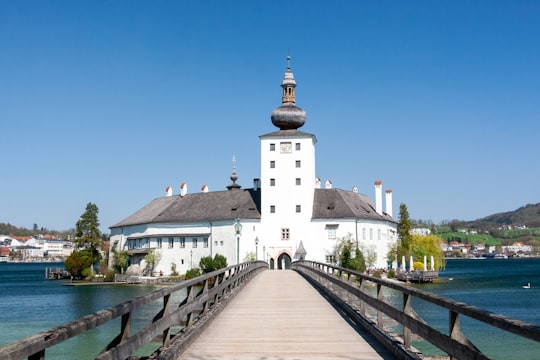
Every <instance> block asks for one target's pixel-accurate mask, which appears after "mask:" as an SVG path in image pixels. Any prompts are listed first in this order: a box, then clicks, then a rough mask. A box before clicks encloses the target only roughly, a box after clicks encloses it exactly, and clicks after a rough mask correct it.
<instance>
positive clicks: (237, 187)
mask: <svg viewBox="0 0 540 360" xmlns="http://www.w3.org/2000/svg"><path fill="white" fill-rule="evenodd" d="M232 163H233V167H232V169H233V170H232V174H231V181H232V184H230V185H228V186H227V189H229V190H232V189H240V188H241V187H242V186H240V185H238V184H237V183H236V180H238V175H237V174H236V156H234V155H233V157H232Z"/></svg>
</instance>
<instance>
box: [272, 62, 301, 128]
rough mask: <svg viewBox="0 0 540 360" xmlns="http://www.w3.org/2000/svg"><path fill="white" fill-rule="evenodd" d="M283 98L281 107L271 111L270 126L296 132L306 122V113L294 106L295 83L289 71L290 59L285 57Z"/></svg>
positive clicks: (282, 85) (282, 84)
mask: <svg viewBox="0 0 540 360" xmlns="http://www.w3.org/2000/svg"><path fill="white" fill-rule="evenodd" d="M281 87H282V88H283V96H282V98H281V103H282V105H281V106H280V107H278V108H276V109H274V111H272V124H274V125H275V126H277V127H278V128H279V129H280V130H296V129H298V128H299V127H301V126H302V125H304V123H305V122H306V112H305V111H304V110H302V109H301V108H299V107H298V106H296V97H295V95H294V89H295V88H296V81H295V80H294V74H293V73H292V71H291V57H290V56H287V71H286V72H285V75H284V77H283V81H282V82H281Z"/></svg>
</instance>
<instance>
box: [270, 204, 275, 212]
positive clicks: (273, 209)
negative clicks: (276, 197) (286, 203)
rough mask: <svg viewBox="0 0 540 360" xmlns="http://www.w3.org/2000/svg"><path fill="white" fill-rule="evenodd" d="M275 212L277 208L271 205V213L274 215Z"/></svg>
mask: <svg viewBox="0 0 540 360" xmlns="http://www.w3.org/2000/svg"><path fill="white" fill-rule="evenodd" d="M275 212H276V206H275V205H270V213H271V214H274V213H275Z"/></svg>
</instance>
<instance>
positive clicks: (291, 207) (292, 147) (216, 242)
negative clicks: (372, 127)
mask: <svg viewBox="0 0 540 360" xmlns="http://www.w3.org/2000/svg"><path fill="white" fill-rule="evenodd" d="M281 86H282V87H283V97H282V102H283V105H282V106H280V107H279V108H277V109H275V110H274V112H273V113H272V122H273V123H274V125H275V126H277V127H278V128H279V130H278V131H275V132H272V133H268V134H265V135H261V136H260V137H259V138H260V151H261V153H260V156H261V157H260V167H261V173H260V175H261V177H260V179H256V181H255V182H254V187H253V188H252V189H247V190H243V189H240V188H241V187H240V186H239V185H238V184H236V183H235V181H236V179H237V178H238V177H237V175H236V170H235V169H234V168H233V175H231V180H232V181H233V184H231V185H229V186H228V187H227V188H228V189H229V190H228V191H222V192H208V190H207V189H205V188H204V186H203V188H202V190H201V192H200V193H197V194H188V193H187V185H186V184H185V183H183V184H182V191H181V194H180V195H179V196H178V195H177V196H172V192H171V191H170V190H168V189H169V188H168V189H167V190H166V196H165V197H163V198H158V199H155V200H154V201H152V202H151V203H149V204H148V205H147V206H145V207H144V208H142V209H140V210H139V211H137V212H135V213H134V214H132V215H131V216H129V217H128V218H126V219H124V220H123V221H121V222H120V223H118V224H116V225H114V226H112V227H111V249H115V250H116V251H122V250H127V251H128V252H129V253H130V264H131V270H133V271H138V272H140V273H143V272H144V271H143V270H144V269H146V270H148V268H147V267H146V264H145V262H144V257H145V256H146V254H148V253H149V252H150V251H155V252H156V253H158V254H159V257H160V261H159V263H158V264H157V265H156V266H155V267H154V269H153V274H152V275H156V274H159V273H163V274H166V275H167V274H171V273H172V272H174V271H176V272H178V273H180V274H182V273H185V272H186V271H187V270H189V269H190V268H192V267H197V266H198V263H199V260H200V259H201V257H204V256H212V257H213V256H214V255H215V254H221V255H224V256H225V257H226V258H227V261H228V263H229V264H234V263H237V262H243V261H245V259H246V257H247V256H248V255H249V254H256V255H257V259H258V260H264V261H267V262H269V264H270V267H271V268H275V269H281V268H288V266H289V264H290V262H291V261H292V260H294V258H295V256H296V255H297V254H296V253H297V250H298V249H299V248H300V249H302V250H305V252H306V253H305V258H306V259H308V260H315V261H320V262H331V263H335V262H336V256H335V255H336V254H335V246H336V242H337V241H338V240H340V239H342V238H349V239H350V240H351V241H353V242H355V243H356V244H358V247H359V248H360V249H361V250H362V252H363V253H364V256H365V258H366V259H367V258H368V255H370V254H371V255H373V256H370V258H374V261H373V263H371V264H368V265H371V267H373V268H387V267H388V265H389V262H388V259H387V258H386V254H387V253H388V250H389V247H390V246H391V245H392V244H394V243H395V242H396V241H397V235H396V227H397V224H396V222H395V221H394V220H393V218H392V214H391V212H392V204H391V199H392V196H391V191H387V192H386V195H387V196H386V210H387V212H384V211H383V204H382V182H381V181H380V180H377V181H376V182H375V197H376V201H375V204H374V203H373V202H372V201H371V200H369V199H368V197H366V196H365V195H362V194H359V193H358V189H357V187H356V186H355V187H354V190H353V191H345V190H340V189H333V188H332V186H331V182H330V181H327V185H326V188H325V189H321V187H320V179H319V178H318V177H317V176H316V169H315V145H316V143H317V139H316V137H315V135H313V134H309V133H306V132H303V131H299V130H298V128H299V127H301V126H302V125H303V124H304V122H305V119H306V115H305V112H304V111H303V110H302V109H300V108H298V107H296V105H295V94H294V88H295V87H296V82H295V80H294V76H293V74H292V72H291V71H290V69H288V70H287V72H286V73H285V77H284V80H283V82H282V85H281ZM236 219H238V220H239V221H240V223H241V225H242V231H241V234H240V235H239V236H237V234H236V233H235V227H234V225H235V220H236ZM110 258H112V256H111V257H110ZM391 260H394V259H391ZM146 275H150V274H146Z"/></svg>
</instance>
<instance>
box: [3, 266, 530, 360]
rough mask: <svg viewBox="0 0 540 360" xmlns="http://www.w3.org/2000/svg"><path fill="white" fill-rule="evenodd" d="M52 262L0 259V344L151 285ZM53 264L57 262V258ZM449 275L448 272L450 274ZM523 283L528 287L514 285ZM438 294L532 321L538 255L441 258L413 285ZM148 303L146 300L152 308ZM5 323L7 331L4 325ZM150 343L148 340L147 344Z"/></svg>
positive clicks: (471, 325)
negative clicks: (72, 273) (436, 272)
mask: <svg viewBox="0 0 540 360" xmlns="http://www.w3.org/2000/svg"><path fill="white" fill-rule="evenodd" d="M51 266H52V267H56V266H58V265H55V264H40V263H31V264H27V263H26V264H22V263H21V264H16V263H0V286H1V287H2V288H1V290H0V314H1V315H0V328H2V329H3V330H4V331H3V332H2V336H1V337H0V346H3V345H6V344H9V343H12V342H14V341H17V340H20V339H23V338H25V337H27V336H30V335H33V334H35V333H37V332H40V331H44V330H47V329H50V328H52V327H55V326H58V325H60V324H63V323H66V322H69V321H72V320H75V319H76V318H79V317H81V316H84V315H88V314H91V313H94V312H96V311H98V310H101V309H104V308H107V307H110V306H113V305H116V304H119V303H121V302H123V301H126V300H129V299H131V298H133V297H136V296H139V295H143V294H146V293H148V292H151V291H153V290H156V289H157V287H156V286H140V285H92V286H63V283H64V281H61V280H46V279H45V268H46V267H51ZM60 266H61V264H60ZM450 279H451V280H450ZM527 283H531V288H530V289H523V288H522V286H523V285H525V284H527ZM416 286H417V287H418V288H420V289H423V290H426V291H430V292H433V293H436V294H439V295H442V296H444V297H448V298H451V299H454V300H457V301H462V302H465V303H468V304H470V305H475V306H478V307H480V308H483V309H486V310H490V311H493V312H496V313H500V314H503V315H506V316H509V317H512V318H515V319H519V320H522V321H526V322H528V323H532V324H535V325H540V259H491V260H490V259H486V260H449V261H448V263H447V266H446V269H445V270H444V271H442V272H441V273H440V281H438V282H436V283H433V284H423V285H416ZM414 305H419V306H415V310H416V311H417V312H418V313H419V314H420V315H421V316H422V317H423V318H424V319H425V320H426V321H427V322H428V323H429V324H431V325H433V326H435V327H436V328H437V329H439V330H440V331H442V332H445V333H447V332H448V313H447V311H441V310H439V309H436V308H433V307H431V306H429V305H427V304H421V303H419V304H413V306H414ZM152 306H153V308H152ZM158 306H160V304H153V305H151V306H149V307H148V308H146V309H141V311H140V312H139V313H138V314H137V313H136V314H134V320H133V323H134V324H133V328H134V330H136V329H137V328H138V327H140V326H141V324H142V322H141V321H140V320H139V321H138V320H137V319H141V318H143V317H144V315H145V314H144V313H145V312H147V313H150V312H152V313H153V314H155V309H156V307H158ZM461 325H462V332H463V333H464V334H465V335H466V336H467V337H468V338H469V339H470V340H471V341H472V342H473V343H474V344H475V345H476V346H477V347H479V348H480V349H481V350H482V351H483V352H484V353H485V354H487V355H488V356H489V357H491V358H493V359H516V360H522V359H531V360H532V359H540V344H539V343H536V342H532V341H529V340H523V339H520V338H518V337H514V336H512V335H508V334H507V333H505V332H501V331H498V330H493V329H491V328H489V327H484V326H483V325H481V324H480V323H478V322H477V321H475V320H472V319H468V318H465V317H463V318H462V321H461ZM119 328H120V325H119V322H114V323H113V324H111V325H110V326H105V327H103V326H102V327H100V328H99V329H96V330H94V331H91V332H88V333H87V334H85V335H84V336H78V337H76V338H74V339H72V340H69V341H67V342H65V343H63V344H61V345H58V346H56V347H53V348H51V349H50V350H47V352H46V357H47V358H49V359H93V358H94V357H95V355H96V354H97V353H98V352H99V351H100V350H101V349H102V348H103V347H104V346H105V345H106V344H107V343H108V342H109V341H110V340H111V339H112V338H113V337H114V336H115V335H116V334H118V329H119ZM6 330H8V331H6ZM154 346H156V345H155V344H154ZM415 346H417V347H418V348H419V349H420V350H421V351H423V352H424V353H425V354H430V355H436V354H439V353H438V352H437V350H436V349H433V348H432V347H431V346H429V344H426V343H423V342H418V343H416V344H415Z"/></svg>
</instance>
